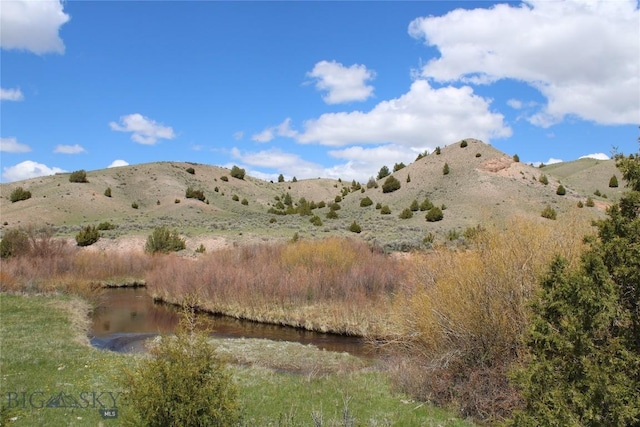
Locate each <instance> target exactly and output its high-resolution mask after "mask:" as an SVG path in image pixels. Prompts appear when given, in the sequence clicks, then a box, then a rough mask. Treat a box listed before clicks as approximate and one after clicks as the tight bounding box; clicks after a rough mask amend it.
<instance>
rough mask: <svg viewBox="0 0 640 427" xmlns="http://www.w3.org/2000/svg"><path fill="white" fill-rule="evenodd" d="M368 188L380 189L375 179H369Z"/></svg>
mask: <svg viewBox="0 0 640 427" xmlns="http://www.w3.org/2000/svg"><path fill="white" fill-rule="evenodd" d="M367 188H378V183H377V182H376V180H375V178H373V177H370V178H369V181H367Z"/></svg>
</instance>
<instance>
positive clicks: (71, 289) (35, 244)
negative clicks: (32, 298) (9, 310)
mask: <svg viewBox="0 0 640 427" xmlns="http://www.w3.org/2000/svg"><path fill="white" fill-rule="evenodd" d="M26 233H27V234H28V236H29V239H28V241H29V244H28V245H27V247H26V248H25V249H24V251H22V252H21V253H19V254H17V255H15V256H12V257H10V258H7V259H3V260H2V270H1V272H0V291H4V292H30V293H50V292H61V293H69V294H78V295H80V296H83V297H85V298H87V299H89V300H90V301H94V300H96V298H98V297H99V294H100V288H101V287H102V285H104V284H105V282H109V283H116V282H118V281H132V280H142V279H143V278H144V274H145V271H146V270H147V269H149V268H151V267H152V262H153V259H152V258H151V257H148V256H145V255H144V254H143V253H142V252H131V253H108V254H107V253H99V252H94V251H91V252H89V251H85V250H83V249H81V248H77V247H75V246H72V245H69V244H67V242H66V241H65V240H64V239H59V238H55V237H53V235H52V234H51V233H50V232H48V231H46V230H45V231H42V230H39V231H34V230H32V229H28V230H27V231H26Z"/></svg>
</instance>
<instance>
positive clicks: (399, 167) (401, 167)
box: [393, 162, 406, 172]
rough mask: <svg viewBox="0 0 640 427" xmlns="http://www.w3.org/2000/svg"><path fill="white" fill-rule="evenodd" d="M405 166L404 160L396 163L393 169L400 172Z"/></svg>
mask: <svg viewBox="0 0 640 427" xmlns="http://www.w3.org/2000/svg"><path fill="white" fill-rule="evenodd" d="M405 167H406V166H405V164H404V163H402V162H400V163H396V164H395V165H393V171H394V172H398V171H399V170H400V169H404V168H405Z"/></svg>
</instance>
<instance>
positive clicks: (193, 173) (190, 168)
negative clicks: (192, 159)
mask: <svg viewBox="0 0 640 427" xmlns="http://www.w3.org/2000/svg"><path fill="white" fill-rule="evenodd" d="M186 170H187V173H190V174H191V175H195V174H196V170H195V169H194V168H192V167H188V168H187V169H186Z"/></svg>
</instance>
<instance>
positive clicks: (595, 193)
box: [593, 190, 602, 197]
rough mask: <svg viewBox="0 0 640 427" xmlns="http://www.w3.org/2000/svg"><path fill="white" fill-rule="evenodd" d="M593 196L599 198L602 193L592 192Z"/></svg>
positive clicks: (598, 191)
mask: <svg viewBox="0 0 640 427" xmlns="http://www.w3.org/2000/svg"><path fill="white" fill-rule="evenodd" d="M593 195H594V196H598V197H600V196H602V193H601V192H600V190H596V191H594V192H593Z"/></svg>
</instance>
